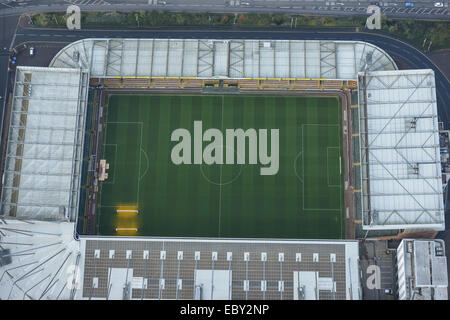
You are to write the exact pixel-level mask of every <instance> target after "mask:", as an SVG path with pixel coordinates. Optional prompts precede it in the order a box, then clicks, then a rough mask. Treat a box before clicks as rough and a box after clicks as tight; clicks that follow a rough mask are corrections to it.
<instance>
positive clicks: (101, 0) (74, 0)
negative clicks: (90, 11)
mask: <svg viewBox="0 0 450 320" xmlns="http://www.w3.org/2000/svg"><path fill="white" fill-rule="evenodd" d="M64 2H67V3H69V4H74V5H77V6H81V5H84V6H104V5H110V4H111V3H109V2H108V1H105V0H64Z"/></svg>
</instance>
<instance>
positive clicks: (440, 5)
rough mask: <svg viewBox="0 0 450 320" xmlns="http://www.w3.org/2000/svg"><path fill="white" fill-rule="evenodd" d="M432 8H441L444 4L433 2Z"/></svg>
mask: <svg viewBox="0 0 450 320" xmlns="http://www.w3.org/2000/svg"><path fill="white" fill-rule="evenodd" d="M434 6H435V7H437V8H442V7H443V6H444V3H443V2H435V3H434Z"/></svg>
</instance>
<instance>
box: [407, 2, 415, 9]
mask: <svg viewBox="0 0 450 320" xmlns="http://www.w3.org/2000/svg"><path fill="white" fill-rule="evenodd" d="M405 7H411V8H412V7H414V2H405Z"/></svg>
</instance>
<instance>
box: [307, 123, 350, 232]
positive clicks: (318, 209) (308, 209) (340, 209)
mask: <svg viewBox="0 0 450 320" xmlns="http://www.w3.org/2000/svg"><path fill="white" fill-rule="evenodd" d="M304 126H321V127H336V128H337V129H338V131H339V125H338V124H315V123H307V124H302V153H304V137H305V134H304V129H303V127H304ZM339 141H340V140H339ZM339 144H340V142H339ZM327 148H328V147H327ZM335 148H336V147H335ZM339 148H340V146H339ZM302 172H303V178H304V177H305V164H304V161H302ZM327 172H328V165H327ZM327 178H328V173H327ZM305 180H306V179H305ZM339 189H340V186H339ZM302 194H303V201H302V209H303V211H339V212H341V215H342V204H341V200H340V198H341V197H340V196H339V203H340V204H339V208H337V209H333V208H330V209H325V208H305V183H303V188H302ZM341 234H342V231H341Z"/></svg>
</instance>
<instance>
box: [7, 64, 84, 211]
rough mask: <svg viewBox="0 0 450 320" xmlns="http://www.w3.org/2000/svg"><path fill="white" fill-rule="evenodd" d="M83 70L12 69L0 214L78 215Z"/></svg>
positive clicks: (82, 129) (82, 118)
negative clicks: (11, 101)
mask: <svg viewBox="0 0 450 320" xmlns="http://www.w3.org/2000/svg"><path fill="white" fill-rule="evenodd" d="M88 81H89V78H88V72H87V71H83V70H81V69H62V68H38V67H17V71H16V79H15V90H14V97H13V103H12V112H11V121H10V127H9V137H8V146H7V154H6V165H5V174H4V181H3V187H2V202H1V215H5V216H12V217H16V218H22V219H44V220H61V219H67V218H69V219H71V218H73V217H75V216H76V215H77V210H76V209H77V205H78V189H79V187H80V185H79V182H80V178H79V176H80V170H81V168H80V166H81V156H82V141H83V137H84V134H83V131H84V119H85V110H86V95H87V88H88Z"/></svg>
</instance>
